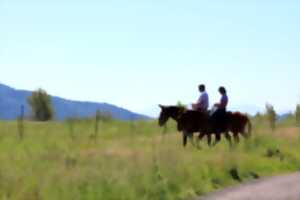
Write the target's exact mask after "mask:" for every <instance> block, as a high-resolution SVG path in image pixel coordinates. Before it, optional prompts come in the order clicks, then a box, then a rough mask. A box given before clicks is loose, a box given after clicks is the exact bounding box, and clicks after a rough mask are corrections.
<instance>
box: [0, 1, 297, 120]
mask: <svg viewBox="0 0 300 200" xmlns="http://www.w3.org/2000/svg"><path fill="white" fill-rule="evenodd" d="M299 10H300V1H296V0H295V1H292V0H285V1H279V0H251V1H239V0H226V1H225V0H222V1H221V0H213V1H201V0H185V1H183V0H182V1H178V0H170V1H166V0H155V1H140V0H135V1H134V0H126V1H125V0H123V1H121V0H110V1H101V0H84V1H83V0H81V1H79V0H51V1H49V0H35V1H34V0H26V1H24V0H0V69H1V72H0V82H2V83H5V84H8V85H10V86H13V87H16V88H22V89H36V88H38V87H42V88H44V89H46V90H47V91H48V92H49V93H51V94H53V95H58V96H62V97H65V98H69V99H77V100H90V101H99V102H109V103H113V104H116V105H119V106H122V107H125V108H129V109H132V110H133V111H139V112H144V113H146V114H147V113H149V114H151V113H152V111H153V108H154V107H155V105H156V104H158V103H163V104H175V103H176V102H177V101H178V100H181V101H182V102H184V103H191V102H192V101H195V100H196V99H197V96H198V91H197V85H198V84H199V83H205V84H206V85H207V87H208V90H209V93H210V96H211V101H212V102H214V101H217V100H218V98H219V96H218V93H217V88H218V86H220V85H224V86H226V87H227V88H228V91H229V96H230V99H231V106H232V107H238V106H241V105H242V106H245V105H251V106H252V105H253V106H258V107H264V104H265V103H266V102H270V103H272V104H273V105H274V106H275V108H276V109H277V110H280V111H286V110H292V109H294V107H295V104H296V103H297V102H299V101H300V56H299V52H300V25H299V22H300V12H299Z"/></svg>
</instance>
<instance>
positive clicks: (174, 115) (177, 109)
mask: <svg viewBox="0 0 300 200" xmlns="http://www.w3.org/2000/svg"><path fill="white" fill-rule="evenodd" d="M159 107H160V108H161V112H160V115H159V118H158V124H159V126H164V125H165V124H166V123H167V122H168V120H169V119H170V118H171V119H173V120H174V121H176V122H177V123H178V121H179V118H180V116H181V115H182V114H183V113H184V112H186V111H187V110H186V108H184V107H182V106H163V105H159ZM182 135H183V146H186V144H187V137H191V135H190V134H189V133H187V132H185V131H183V134H182Z"/></svg>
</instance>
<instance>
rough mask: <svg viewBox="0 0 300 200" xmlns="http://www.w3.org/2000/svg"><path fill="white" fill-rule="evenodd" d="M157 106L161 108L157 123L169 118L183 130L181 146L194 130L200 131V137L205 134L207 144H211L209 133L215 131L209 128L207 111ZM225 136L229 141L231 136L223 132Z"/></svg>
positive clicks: (160, 123)
mask: <svg viewBox="0 0 300 200" xmlns="http://www.w3.org/2000/svg"><path fill="white" fill-rule="evenodd" d="M159 107H160V108H161V113H160V115H159V120H158V122H159V125H160V126H163V125H165V124H166V123H167V121H168V120H169V119H170V118H172V119H173V120H175V121H176V122H177V129H178V130H179V131H182V132H183V146H186V144H187V138H188V137H190V138H193V133H196V132H201V139H202V138H203V137H204V136H207V138H208V144H209V145H211V134H212V133H215V132H216V131H215V129H212V128H211V121H210V119H209V115H208V114H207V113H202V112H199V111H190V110H186V109H185V108H183V107H179V106H162V105H159ZM224 132H225V131H224ZM220 134H221V133H220ZM220 134H219V135H220ZM219 135H218V134H216V138H217V140H220V136H219ZM225 137H226V138H227V139H228V140H229V142H230V143H231V137H230V135H229V134H228V133H227V132H226V133H225Z"/></svg>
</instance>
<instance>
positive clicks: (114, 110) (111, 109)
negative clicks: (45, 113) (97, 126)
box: [0, 84, 149, 120]
mask: <svg viewBox="0 0 300 200" xmlns="http://www.w3.org/2000/svg"><path fill="white" fill-rule="evenodd" d="M30 95H31V91H26V90H17V89H14V88H12V87H9V86H7V85H4V84H0V119H2V120H13V119H16V118H17V117H18V115H19V113H20V107H21V106H22V105H24V106H25V114H26V116H30V108H29V105H28V104H27V98H28V96H30ZM52 103H53V107H54V110H55V119H57V120H64V119H66V118H68V117H90V116H93V115H95V112H96V111H97V110H100V111H102V112H108V113H110V114H111V115H112V116H113V118H115V119H119V120H138V119H149V117H147V116H145V115H141V114H137V113H134V112H131V111H129V110H126V109H124V108H120V107H118V106H115V105H111V104H108V103H96V102H81V101H73V100H67V99H64V98H60V97H56V96H52Z"/></svg>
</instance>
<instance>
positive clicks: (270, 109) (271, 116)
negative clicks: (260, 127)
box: [266, 104, 277, 131]
mask: <svg viewBox="0 0 300 200" xmlns="http://www.w3.org/2000/svg"><path fill="white" fill-rule="evenodd" d="M266 115H267V118H268V121H269V123H270V127H271V129H272V130H273V131H274V130H275V128H276V116H277V114H276V111H275V109H274V106H272V105H271V104H266Z"/></svg>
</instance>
